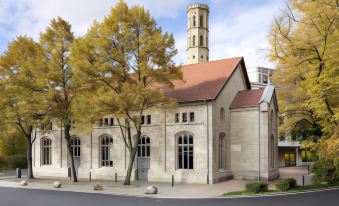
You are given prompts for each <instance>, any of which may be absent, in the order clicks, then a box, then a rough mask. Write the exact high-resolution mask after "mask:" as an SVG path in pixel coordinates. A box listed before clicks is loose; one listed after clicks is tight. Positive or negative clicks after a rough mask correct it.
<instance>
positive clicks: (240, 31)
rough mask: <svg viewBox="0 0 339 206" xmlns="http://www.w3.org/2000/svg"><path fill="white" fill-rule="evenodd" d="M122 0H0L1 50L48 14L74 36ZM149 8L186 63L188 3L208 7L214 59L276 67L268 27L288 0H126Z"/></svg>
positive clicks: (40, 25) (38, 27) (32, 32)
mask: <svg viewBox="0 0 339 206" xmlns="http://www.w3.org/2000/svg"><path fill="white" fill-rule="evenodd" d="M117 1H118V0H0V54H2V53H3V52H5V50H6V47H7V45H8V43H9V42H10V41H11V40H13V39H14V38H15V37H16V36H18V35H27V36H30V37H33V39H35V40H38V39H39V33H40V32H43V31H44V30H45V28H46V27H47V26H48V24H49V22H50V20H51V19H52V18H55V17H58V16H60V17H62V18H63V19H65V20H67V21H68V22H70V23H71V24H72V29H73V32H74V34H75V36H81V35H83V34H85V33H86V31H87V29H88V28H89V26H90V25H91V24H92V23H93V21H94V20H97V21H101V20H102V19H103V18H104V16H105V15H109V13H110V8H111V7H112V6H114V5H115V4H116V2H117ZM126 2H127V3H128V4H129V5H136V4H138V5H142V6H144V7H145V8H146V9H148V10H149V11H150V14H151V16H153V17H154V18H155V19H156V21H157V23H158V25H159V26H161V27H162V30H163V31H166V32H169V33H173V35H174V37H175V41H176V48H177V49H178V54H177V55H176V56H175V58H174V61H175V62H176V63H178V64H182V63H185V51H186V46H187V45H186V44H187V41H186V36H187V34H186V32H187V23H186V21H187V18H186V9H187V5H188V4H190V3H205V4H208V6H209V8H210V15H209V23H210V25H209V26H210V28H209V38H210V39H209V45H210V48H209V49H210V55H209V56H210V60H217V59H225V58H230V57H237V56H243V57H244V58H245V63H246V66H247V69H249V70H251V69H253V68H255V67H257V66H263V67H270V68H274V64H273V63H271V62H269V61H268V59H267V58H266V55H267V53H266V52H265V49H267V48H269V45H268V40H267V36H268V32H269V29H270V27H271V25H272V24H273V20H274V16H278V15H279V13H280V9H283V8H284V5H285V1H284V0H126Z"/></svg>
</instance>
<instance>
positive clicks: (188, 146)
mask: <svg viewBox="0 0 339 206" xmlns="http://www.w3.org/2000/svg"><path fill="white" fill-rule="evenodd" d="M185 137H186V138H187V142H186V143H185ZM180 138H181V143H180ZM190 140H192V142H191V141H190ZM185 152H186V153H187V154H186V156H185ZM190 157H191V158H190ZM176 159H177V161H176V169H177V170H194V165H195V164H194V135H193V134H192V133H187V132H183V133H179V134H178V135H177V137H176ZM180 160H181V161H180ZM185 161H186V162H187V163H185ZM190 163H192V164H190ZM185 165H186V167H185Z"/></svg>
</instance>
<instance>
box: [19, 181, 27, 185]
mask: <svg viewBox="0 0 339 206" xmlns="http://www.w3.org/2000/svg"><path fill="white" fill-rule="evenodd" d="M20 185H21V186H27V185H28V182H27V181H26V180H22V181H21V182H20Z"/></svg>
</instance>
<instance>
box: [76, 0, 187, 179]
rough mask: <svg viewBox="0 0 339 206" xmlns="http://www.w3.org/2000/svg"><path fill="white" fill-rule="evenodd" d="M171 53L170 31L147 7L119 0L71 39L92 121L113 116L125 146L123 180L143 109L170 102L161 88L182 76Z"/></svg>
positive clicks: (134, 146)
mask: <svg viewBox="0 0 339 206" xmlns="http://www.w3.org/2000/svg"><path fill="white" fill-rule="evenodd" d="M176 53H177V50H176V49H175V48H174V39H173V36H172V35H169V34H167V33H163V32H162V30H161V28H160V27H158V26H157V24H156V22H155V20H154V19H153V18H151V17H150V14H149V12H148V11H145V10H144V8H143V7H140V6H133V7H130V8H129V7H128V6H127V4H126V3H124V2H123V1H120V2H119V3H118V4H117V5H116V6H115V7H113V8H112V10H111V14H110V15H109V16H106V17H105V18H104V20H103V21H102V22H101V23H98V22H95V23H94V24H93V26H92V27H91V28H90V29H89V31H88V32H87V34H86V35H85V36H84V37H83V38H80V39H79V40H77V41H76V43H75V46H74V50H73V52H72V65H73V66H74V68H75V72H76V75H75V76H77V79H78V81H80V82H82V84H81V85H82V91H85V90H86V91H87V92H81V94H82V96H83V97H82V100H83V101H87V102H88V104H87V105H89V104H90V105H92V107H93V108H91V110H92V111H95V112H94V113H93V115H92V120H98V119H99V118H100V117H102V116H104V115H113V116H115V117H116V118H117V120H118V124H119V127H120V130H121V135H122V138H123V140H124V143H125V145H126V147H127V149H128V151H129V163H128V169H127V174H126V178H125V182H124V184H125V185H129V184H130V178H131V173H132V168H133V164H134V159H135V155H136V152H137V149H138V142H139V139H140V136H141V133H142V126H141V124H142V122H141V118H142V116H143V114H144V112H145V111H147V110H151V109H156V108H159V107H161V108H164V107H167V106H172V105H175V104H176V102H175V101H174V99H172V98H169V97H167V96H165V94H164V92H163V90H162V87H164V86H167V87H173V83H172V81H173V80H177V79H181V78H182V77H181V76H182V75H181V72H180V69H179V68H178V67H176V66H175V64H174V63H173V61H172V58H173V56H174V55H175V54H176ZM87 110H89V109H88V108H87ZM99 115H100V116H99ZM134 134H135V135H134Z"/></svg>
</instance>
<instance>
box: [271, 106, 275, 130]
mask: <svg viewBox="0 0 339 206" xmlns="http://www.w3.org/2000/svg"><path fill="white" fill-rule="evenodd" d="M274 121H275V118H274V112H273V110H272V111H271V130H273V129H275V122H274Z"/></svg>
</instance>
